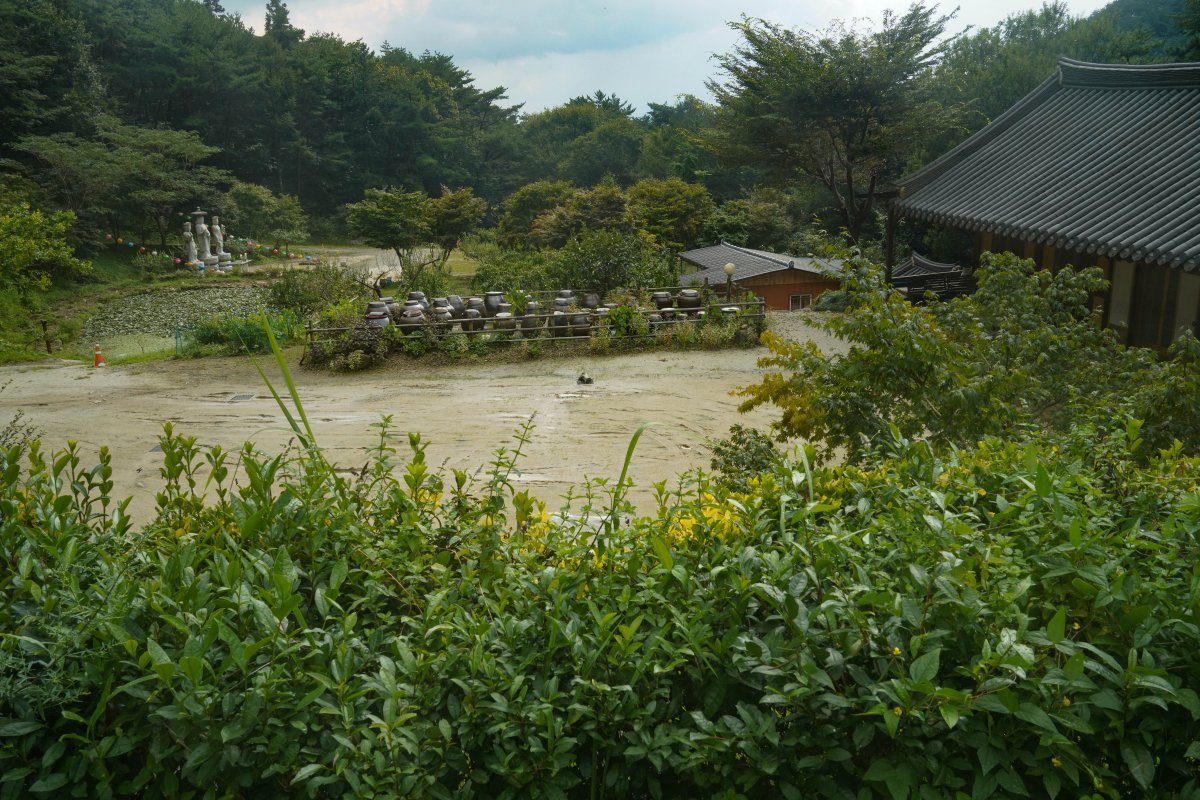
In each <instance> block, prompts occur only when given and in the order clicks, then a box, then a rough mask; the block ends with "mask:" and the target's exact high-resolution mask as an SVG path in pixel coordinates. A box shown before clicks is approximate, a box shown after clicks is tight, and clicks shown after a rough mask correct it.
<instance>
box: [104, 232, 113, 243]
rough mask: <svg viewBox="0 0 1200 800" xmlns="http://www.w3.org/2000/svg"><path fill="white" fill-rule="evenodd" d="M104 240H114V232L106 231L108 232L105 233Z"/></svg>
mask: <svg viewBox="0 0 1200 800" xmlns="http://www.w3.org/2000/svg"><path fill="white" fill-rule="evenodd" d="M104 241H106V242H111V241H112V234H111V233H106V234H104Z"/></svg>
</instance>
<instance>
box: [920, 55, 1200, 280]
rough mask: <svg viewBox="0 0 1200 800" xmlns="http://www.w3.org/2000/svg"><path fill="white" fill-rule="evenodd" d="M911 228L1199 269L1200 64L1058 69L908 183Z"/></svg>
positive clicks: (1062, 64)
mask: <svg viewBox="0 0 1200 800" xmlns="http://www.w3.org/2000/svg"><path fill="white" fill-rule="evenodd" d="M898 188H899V190H900V199H899V200H897V206H898V207H899V209H900V210H901V212H902V213H903V214H904V216H908V217H914V218H919V219H924V220H928V221H930V222H934V223H937V224H941V225H947V226H950V227H956V228H963V229H966V230H974V231H987V232H991V233H994V234H998V235H1003V236H1012V237H1019V238H1023V239H1026V240H1032V241H1036V242H1038V243H1041V244H1053V245H1055V246H1057V247H1065V248H1068V249H1071V250H1076V251H1080V252H1086V253H1094V254H1098V255H1106V256H1111V257H1113V258H1123V259H1132V260H1139V261H1145V262H1149V263H1157V264H1163V265H1167V266H1173V267H1183V268H1185V269H1197V268H1200V64H1157V65H1107V64H1085V63H1082V62H1077V61H1072V60H1070V59H1065V58H1064V59H1060V61H1059V69H1058V72H1057V73H1056V74H1055V75H1054V76H1052V77H1050V78H1049V79H1047V80H1046V81H1045V82H1044V83H1043V84H1042V85H1041V86H1039V87H1038V88H1037V89H1035V90H1034V91H1033V92H1031V93H1030V94H1029V95H1027V96H1026V97H1025V98H1024V99H1022V100H1021V101H1020V102H1018V103H1017V104H1016V105H1015V106H1013V107H1012V108H1011V109H1009V110H1008V111H1007V112H1005V113H1004V114H1003V115H1001V116H1000V117H998V118H997V119H996V120H995V121H994V122H993V123H992V124H990V125H988V126H987V127H986V128H984V129H983V130H981V131H979V132H977V133H976V134H974V135H973V136H971V137H970V138H969V139H967V140H966V141H965V142H963V143H962V144H960V145H959V146H958V147H956V148H954V149H953V150H951V151H950V152H948V153H946V154H945V155H944V156H942V157H941V158H939V159H937V160H936V161H934V162H933V163H931V164H929V165H928V166H927V167H925V168H924V169H921V170H919V171H917V172H915V173H913V174H912V175H909V176H908V177H906V178H904V179H903V180H902V181H900V182H899V184H898Z"/></svg>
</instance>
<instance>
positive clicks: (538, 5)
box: [223, 0, 1107, 113]
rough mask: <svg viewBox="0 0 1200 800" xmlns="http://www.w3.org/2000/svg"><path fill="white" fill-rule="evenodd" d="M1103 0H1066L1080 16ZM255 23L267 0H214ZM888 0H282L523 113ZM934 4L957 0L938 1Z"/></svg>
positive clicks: (638, 91)
mask: <svg viewBox="0 0 1200 800" xmlns="http://www.w3.org/2000/svg"><path fill="white" fill-rule="evenodd" d="M1106 3H1107V0H1068V2H1067V5H1068V7H1069V8H1070V10H1071V13H1073V14H1075V15H1078V16H1084V15H1087V14H1090V13H1091V12H1093V11H1095V10H1096V9H1098V8H1101V7H1102V6H1104V5H1106ZM223 4H224V6H225V8H226V10H227V11H236V12H239V13H241V15H242V19H243V20H245V23H246V24H247V25H248V26H251V27H253V28H254V29H255V30H256V31H257V32H259V33H261V32H262V28H263V9H264V8H265V6H266V2H265V0H223ZM907 7H908V5H907V3H906V2H888V0H791V1H790V2H789V1H788V0H743V1H742V2H741V3H731V2H728V0H724V1H722V0H490V2H489V0H291V2H289V3H288V8H289V10H290V11H291V19H292V24H293V25H295V26H296V27H298V28H303V29H304V31H305V32H306V33H308V34H311V33H315V32H318V31H325V32H330V33H336V34H337V35H339V36H341V37H342V38H343V39H346V40H348V41H355V40H358V39H361V40H362V41H364V42H366V43H367V44H368V45H369V46H371V47H372V48H375V49H378V48H379V46H380V45H381V44H383V43H384V42H385V41H386V42H388V43H389V44H391V45H392V46H393V47H402V48H404V49H406V50H409V51H411V52H413V53H416V54H420V53H422V52H424V51H426V50H429V51H432V52H439V53H444V54H446V55H449V56H452V57H453V58H454V62H455V64H457V65H458V66H460V67H462V68H464V69H467V70H469V71H470V72H471V74H472V75H474V76H475V85H476V86H477V87H479V88H481V89H491V88H494V87H496V86H505V87H507V88H508V97H509V102H510V103H511V104H516V103H524V104H525V106H524V108H523V109H522V110H523V111H524V112H525V113H532V112H535V111H540V110H542V109H545V108H549V107H552V106H557V105H561V104H563V103H565V102H566V101H567V100H569V99H570V98H572V97H576V96H578V95H583V94H592V93H593V92H595V91H597V90H601V91H604V92H608V93H613V94H616V95H617V96H618V97H620V98H621V99H623V100H626V101H628V102H631V103H633V104H634V105H635V106H637V108H638V112H639V113H641V112H644V111H645V110H646V103H648V102H655V103H670V102H673V101H674V99H675V97H676V96H678V95H681V94H694V95H697V96H699V97H702V98H705V99H711V98H710V96H709V94H708V92H707V90H706V89H705V88H704V82H705V80H706V79H708V78H714V77H718V74H717V69H716V66H715V65H714V64H713V61H712V55H713V54H714V53H726V52H729V51H730V50H732V49H733V48H734V47H735V46H736V45H737V36H736V34H735V33H734V32H733V31H731V30H730V29H729V27H728V24H727V23H728V22H729V21H730V20H737V19H739V18H740V17H741V15H742V14H745V15H747V16H750V17H760V18H762V19H766V20H770V21H772V22H776V23H779V24H781V25H784V26H787V27H791V28H805V29H821V28H824V27H826V26H827V25H828V24H829V23H830V22H831V21H832V20H834V19H841V20H845V21H851V20H860V21H861V23H862V27H864V28H872V27H877V23H878V20H879V18H880V16H881V14H882V13H883V10H884V9H887V8H892V9H895V10H896V11H897V12H903V11H904V10H905V9H906V8H907ZM1037 7H1040V2H1037V0H988V1H987V2H980V1H979V0H964V2H962V3H961V5H960V8H959V12H958V16H957V17H956V18H955V20H954V22H953V23H952V24H951V30H953V31H958V30H962V29H963V28H965V27H966V26H968V25H971V26H975V27H984V26H989V25H994V24H996V23H997V22H999V21H1000V20H1001V19H1003V18H1004V17H1006V16H1008V15H1009V14H1012V13H1014V12H1018V11H1024V10H1027V9H1030V8H1037ZM942 8H943V9H945V10H950V9H953V8H954V5H953V4H951V3H942Z"/></svg>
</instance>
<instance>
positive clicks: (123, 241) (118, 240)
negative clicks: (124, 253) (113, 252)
mask: <svg viewBox="0 0 1200 800" xmlns="http://www.w3.org/2000/svg"><path fill="white" fill-rule="evenodd" d="M117 244H125V240H124V239H122V238H120V237H118V238H117Z"/></svg>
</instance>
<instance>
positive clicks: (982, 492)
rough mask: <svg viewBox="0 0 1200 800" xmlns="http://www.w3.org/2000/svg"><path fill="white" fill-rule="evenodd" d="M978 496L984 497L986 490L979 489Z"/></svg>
mask: <svg viewBox="0 0 1200 800" xmlns="http://www.w3.org/2000/svg"><path fill="white" fill-rule="evenodd" d="M978 494H979V496H980V497H983V496H984V495H986V494H987V489H980V490H979V492H978Z"/></svg>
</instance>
